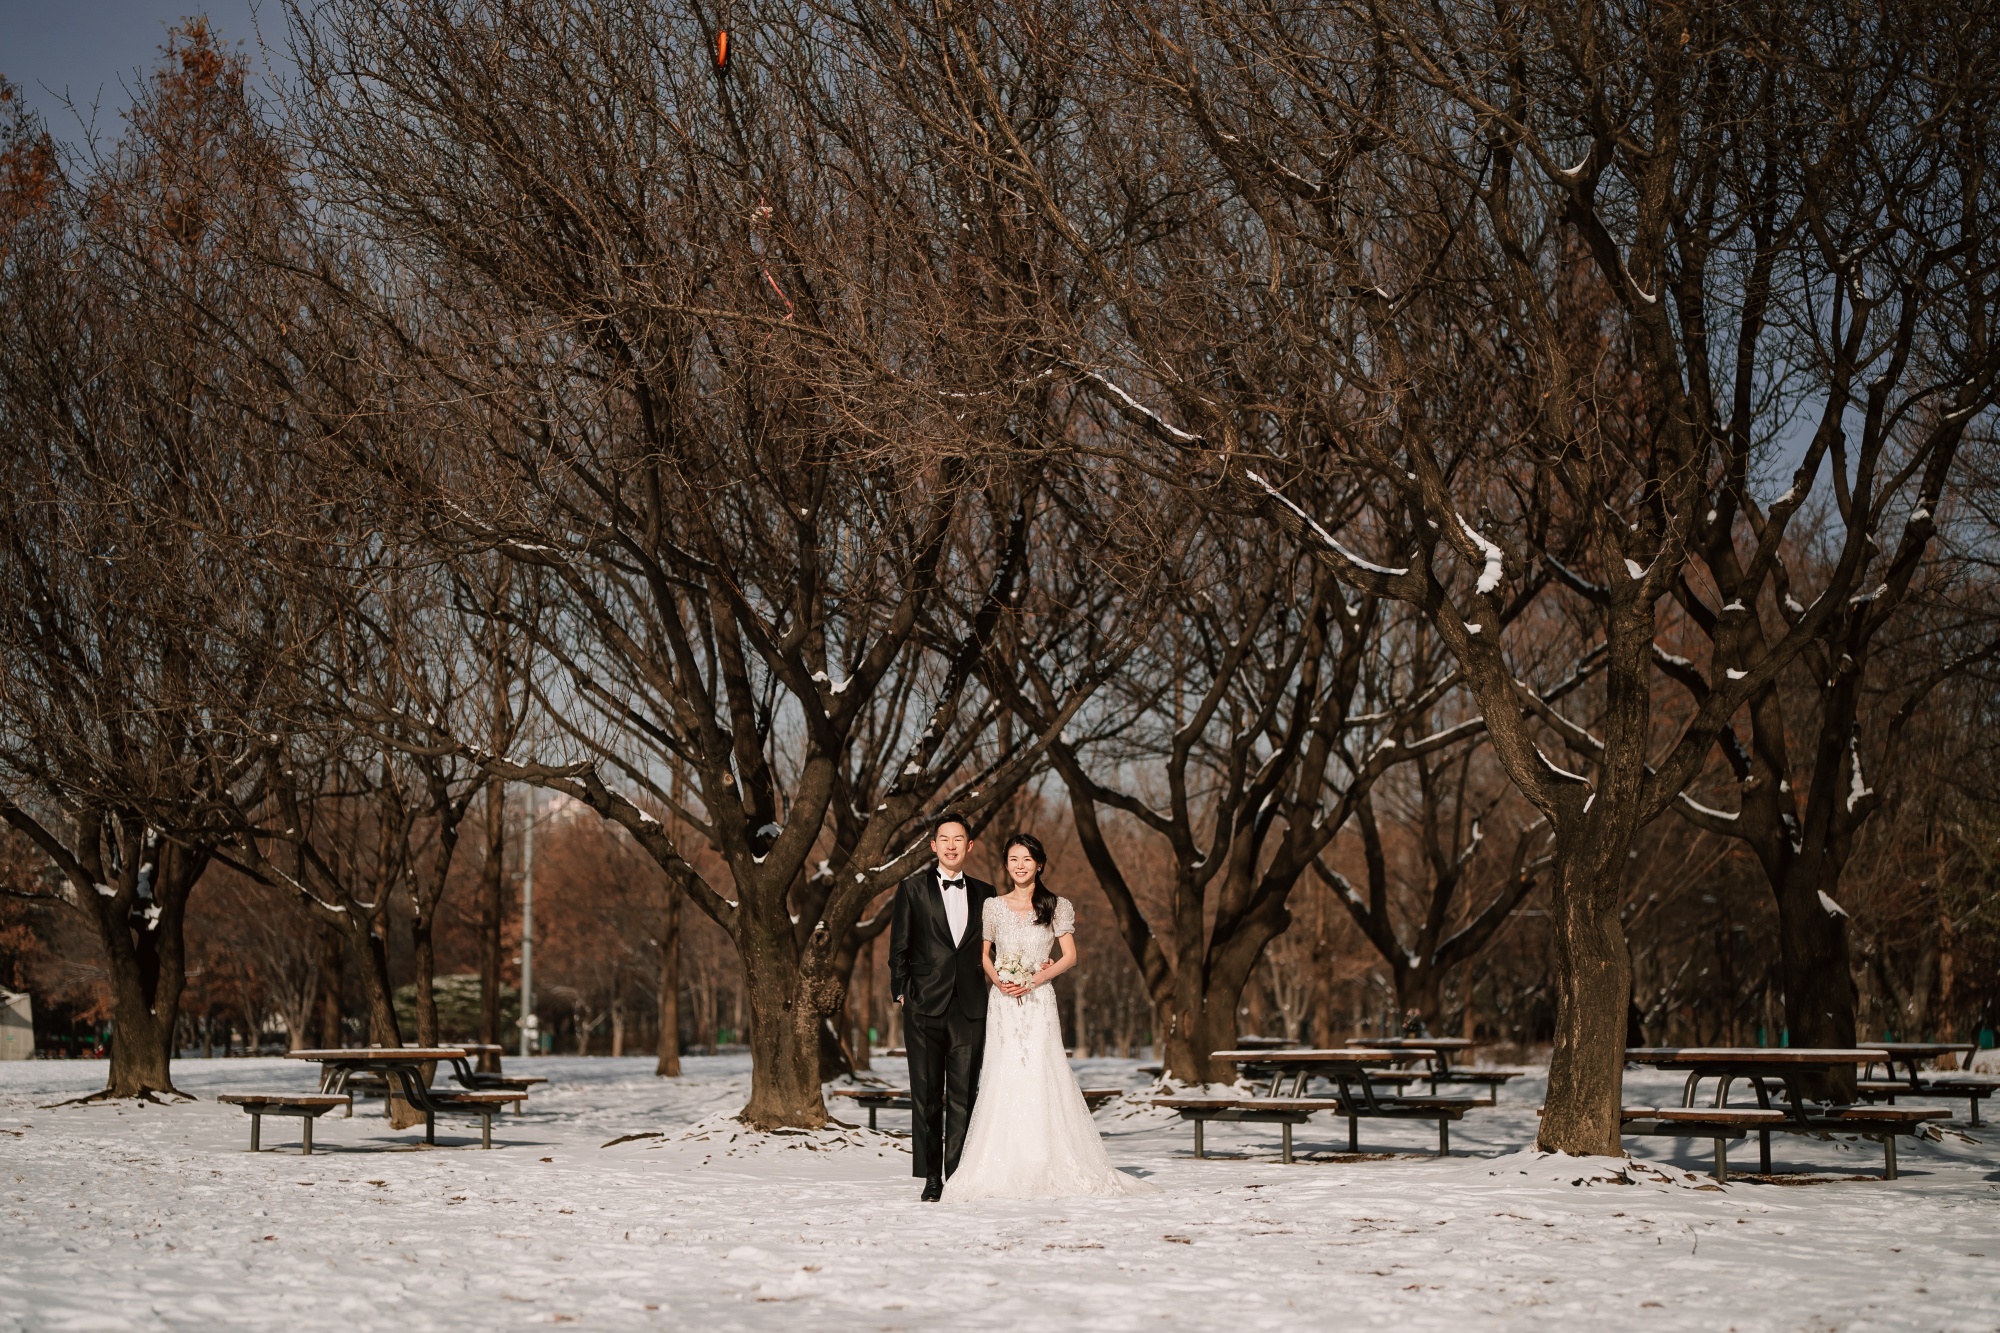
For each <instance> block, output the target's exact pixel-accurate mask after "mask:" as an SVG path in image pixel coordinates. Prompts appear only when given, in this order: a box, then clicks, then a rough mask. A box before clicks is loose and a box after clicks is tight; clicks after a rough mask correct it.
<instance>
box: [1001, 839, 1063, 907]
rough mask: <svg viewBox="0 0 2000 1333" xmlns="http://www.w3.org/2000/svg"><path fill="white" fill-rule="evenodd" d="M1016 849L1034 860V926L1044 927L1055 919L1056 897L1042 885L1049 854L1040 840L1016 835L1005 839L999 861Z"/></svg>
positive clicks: (1047, 866)
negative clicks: (1021, 849) (1025, 852)
mask: <svg viewBox="0 0 2000 1333" xmlns="http://www.w3.org/2000/svg"><path fill="white" fill-rule="evenodd" d="M1016 847H1020V848H1023V849H1025V850H1026V851H1027V853H1028V855H1029V856H1032V857H1034V858H1035V896H1034V898H1033V899H1032V901H1033V903H1034V904H1035V924H1037V925H1041V926H1046V925H1048V924H1049V922H1051V921H1053V920H1055V919H1056V896H1055V895H1054V894H1053V893H1050V892H1049V888H1048V885H1046V884H1044V883H1042V872H1043V871H1044V870H1047V869H1048V868H1049V854H1048V853H1047V852H1046V851H1044V850H1043V849H1042V840H1041V839H1040V838H1038V837H1036V836H1035V835H1034V834H1032V833H1016V834H1014V835H1013V836H1012V837H1010V838H1008V839H1007V845H1006V846H1004V847H1002V848H1001V849H1000V856H1001V859H1002V860H1003V861H1004V860H1005V859H1006V856H1007V853H1009V852H1011V851H1013V850H1014V849H1015V848H1016Z"/></svg>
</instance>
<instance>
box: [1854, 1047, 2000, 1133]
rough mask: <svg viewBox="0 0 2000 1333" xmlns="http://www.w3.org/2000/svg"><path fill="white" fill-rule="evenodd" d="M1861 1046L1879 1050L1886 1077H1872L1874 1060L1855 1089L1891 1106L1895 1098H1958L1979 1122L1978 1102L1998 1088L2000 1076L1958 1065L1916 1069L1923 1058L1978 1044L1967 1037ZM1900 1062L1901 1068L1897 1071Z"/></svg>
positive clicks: (1955, 1052) (1969, 1050) (1966, 1049)
mask: <svg viewBox="0 0 2000 1333" xmlns="http://www.w3.org/2000/svg"><path fill="white" fill-rule="evenodd" d="M1861 1047H1862V1049H1864V1050H1870V1051H1879V1052H1881V1055H1882V1059H1881V1061H1880V1063H1881V1064H1884V1065H1886V1066H1888V1071H1889V1072H1888V1077H1887V1078H1872V1077H1870V1075H1872V1074H1873V1073H1874V1072H1875V1066H1874V1063H1871V1064H1870V1065H1869V1067H1868V1068H1867V1069H1866V1070H1864V1071H1863V1072H1862V1076H1861V1080H1860V1082H1859V1083H1858V1084H1857V1085H1856V1090H1857V1091H1859V1092H1860V1094H1861V1095H1862V1096H1863V1097H1865V1098H1867V1099H1868V1100H1869V1101H1886V1102H1888V1103H1889V1104H1890V1105H1891V1106H1894V1105H1895V1104H1896V1098H1898V1097H1902V1096H1911V1097H1936V1098H1945V1099H1958V1100H1962V1101H1965V1102H1967V1103H1968V1104H1969V1107H1970V1111H1971V1116H1972V1123H1973V1124H1974V1125H1978V1124H1980V1123H1981V1121H1980V1118H1979V1104H1980V1103H1981V1102H1983V1101H1985V1100H1986V1099H1987V1098H1988V1097H1990V1096H1992V1095H1993V1094H1994V1093H1996V1092H2000V1078H1996V1077H1995V1076H1993V1075H1991V1074H1974V1073H1970V1072H1966V1071H1962V1070H1957V1069H1929V1070H1924V1069H1919V1068H1918V1067H1917V1066H1918V1064H1919V1063H1920V1062H1922V1061H1924V1060H1935V1059H1937V1058H1938V1057H1939V1056H1943V1055H1956V1056H1965V1055H1970V1054H1972V1053H1973V1052H1974V1051H1977V1050H1978V1049H1979V1048H1978V1047H1977V1046H1975V1045H1973V1044H1972V1043H1971V1042H1969V1041H1864V1042H1862V1043H1861ZM1898 1064H1901V1065H1902V1066H1903V1070H1902V1072H1901V1073H1898V1072H1896V1066H1897V1065H1898Z"/></svg>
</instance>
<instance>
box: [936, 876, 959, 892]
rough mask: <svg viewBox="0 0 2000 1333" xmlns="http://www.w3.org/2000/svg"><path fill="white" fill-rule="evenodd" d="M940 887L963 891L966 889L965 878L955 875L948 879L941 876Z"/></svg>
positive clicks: (939, 877) (939, 878) (939, 879)
mask: <svg viewBox="0 0 2000 1333" xmlns="http://www.w3.org/2000/svg"><path fill="white" fill-rule="evenodd" d="M938 887H939V888H941V889H962V888H964V887H965V876H963V875H953V876H951V877H950V878H949V879H947V878H946V877H945V876H943V875H939V876H938Z"/></svg>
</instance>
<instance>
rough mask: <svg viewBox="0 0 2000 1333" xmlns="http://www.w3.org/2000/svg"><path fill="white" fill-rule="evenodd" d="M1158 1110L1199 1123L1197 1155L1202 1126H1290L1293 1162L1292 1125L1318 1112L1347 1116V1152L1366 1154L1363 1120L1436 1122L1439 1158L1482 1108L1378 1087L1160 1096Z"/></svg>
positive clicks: (1287, 1142) (1287, 1139)
mask: <svg viewBox="0 0 2000 1333" xmlns="http://www.w3.org/2000/svg"><path fill="white" fill-rule="evenodd" d="M1152 1102H1153V1105H1155V1106H1163V1107H1166V1108H1168V1109H1169V1110H1173V1111H1178V1112H1180V1115H1181V1119H1183V1120H1192V1121H1194V1155H1195V1156H1196V1157H1200V1156H1201V1155H1202V1129H1201V1127H1202V1125H1203V1123H1204V1122H1206V1121H1209V1120H1251V1121H1264V1122H1269V1123H1273V1124H1278V1125H1282V1126H1284V1135H1283V1137H1284V1160H1285V1161H1287V1162H1289V1161H1291V1160H1292V1126H1293V1125H1302V1124H1304V1123H1305V1122H1306V1121H1307V1120H1308V1119H1309V1118H1311V1116H1312V1113H1313V1112H1314V1111H1332V1112H1333V1113H1334V1114H1336V1115H1344V1116H1346V1117H1347V1150H1348V1151H1349V1152H1360V1151H1361V1129H1360V1122H1361V1121H1363V1120H1435V1121H1437V1127H1438V1155H1439V1156H1440V1157H1442V1156H1444V1155H1446V1154H1447V1153H1449V1152H1450V1151H1451V1122H1452V1121H1454V1120H1457V1119H1458V1118H1459V1117H1461V1116H1463V1115H1464V1114H1465V1113H1466V1112H1467V1111H1468V1110H1470V1109H1472V1108H1473V1107H1474V1106H1477V1105H1479V1103H1477V1102H1475V1101H1473V1100H1472V1098H1470V1097H1380V1096H1377V1095H1376V1094H1375V1091H1374V1089H1373V1088H1369V1089H1367V1090H1366V1092H1365V1094H1364V1095H1361V1096H1354V1095H1343V1096H1340V1097H1155V1098H1153V1099H1152Z"/></svg>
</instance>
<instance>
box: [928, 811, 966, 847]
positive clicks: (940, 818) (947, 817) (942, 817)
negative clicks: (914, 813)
mask: <svg viewBox="0 0 2000 1333" xmlns="http://www.w3.org/2000/svg"><path fill="white" fill-rule="evenodd" d="M946 824H956V825H958V826H959V827H960V828H962V829H964V830H965V836H966V837H967V838H968V839H970V838H971V837H972V821H971V820H969V819H967V818H966V817H965V816H964V815H961V814H960V813H958V811H956V810H942V811H939V812H938V813H937V814H935V815H933V816H931V841H932V842H936V841H937V835H938V834H939V833H941V832H943V831H944V826H945V825H946Z"/></svg>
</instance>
